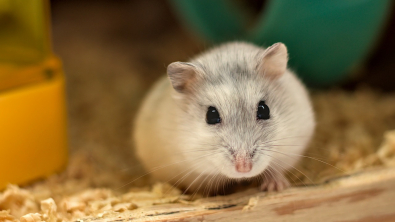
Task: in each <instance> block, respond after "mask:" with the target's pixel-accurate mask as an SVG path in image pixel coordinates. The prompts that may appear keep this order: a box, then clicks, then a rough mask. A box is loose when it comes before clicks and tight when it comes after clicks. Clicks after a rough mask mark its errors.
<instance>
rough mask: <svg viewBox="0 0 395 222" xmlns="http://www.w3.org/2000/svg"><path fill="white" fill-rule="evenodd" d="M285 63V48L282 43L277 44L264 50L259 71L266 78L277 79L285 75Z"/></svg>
mask: <svg viewBox="0 0 395 222" xmlns="http://www.w3.org/2000/svg"><path fill="white" fill-rule="evenodd" d="M287 63H288V50H287V47H286V46H285V45H284V44H283V43H281V42H279V43H275V44H273V45H272V46H270V47H269V48H267V49H266V50H265V52H264V55H263V59H262V61H261V64H260V67H259V69H260V72H261V73H263V74H264V75H265V76H266V77H268V78H270V79H277V78H279V77H281V76H282V75H283V74H284V73H285V71H286V69H287Z"/></svg>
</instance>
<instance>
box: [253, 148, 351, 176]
mask: <svg viewBox="0 0 395 222" xmlns="http://www.w3.org/2000/svg"><path fill="white" fill-rule="evenodd" d="M261 150H266V151H270V152H275V153H279V154H283V155H286V156H290V155H293V156H297V157H303V158H308V159H312V160H315V161H318V162H321V163H323V164H326V165H328V166H331V167H333V168H335V169H337V170H339V171H340V172H342V173H346V172H345V171H344V170H342V169H340V168H338V167H336V166H335V165H332V164H330V163H328V162H325V161H323V160H320V159H318V158H315V157H311V156H306V155H301V154H295V153H283V152H280V151H278V150H273V149H270V150H268V149H261Z"/></svg>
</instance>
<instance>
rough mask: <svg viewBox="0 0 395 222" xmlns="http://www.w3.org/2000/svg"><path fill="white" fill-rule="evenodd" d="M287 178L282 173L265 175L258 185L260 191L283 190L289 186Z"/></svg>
mask: <svg viewBox="0 0 395 222" xmlns="http://www.w3.org/2000/svg"><path fill="white" fill-rule="evenodd" d="M290 186H291V184H290V183H289V181H288V179H287V178H285V176H284V175H265V177H264V181H263V182H262V184H261V185H260V190H261V191H269V192H272V191H283V190H284V189H286V188H288V187H290Z"/></svg>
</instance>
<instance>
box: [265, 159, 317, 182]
mask: <svg viewBox="0 0 395 222" xmlns="http://www.w3.org/2000/svg"><path fill="white" fill-rule="evenodd" d="M266 155H267V154H266ZM270 157H272V158H273V159H274V160H275V161H280V162H281V163H282V164H286V165H287V166H290V167H292V168H293V169H294V170H296V171H298V172H299V173H301V174H302V175H303V176H304V177H306V178H307V179H308V180H309V181H310V182H311V183H312V184H315V183H314V182H313V180H311V179H310V178H309V177H308V176H307V175H306V174H304V173H303V172H302V171H300V170H299V169H297V168H296V167H294V166H292V165H291V164H288V163H286V162H284V161H281V160H279V159H277V158H275V157H273V156H270ZM273 163H274V164H276V165H277V166H279V167H281V168H282V169H283V170H284V171H287V172H290V173H291V174H292V175H293V176H294V177H296V178H298V179H299V181H300V182H301V183H302V184H303V185H304V186H307V185H306V184H305V183H304V182H303V181H302V180H301V179H300V178H299V177H297V176H296V175H295V174H294V173H293V172H292V171H289V170H287V169H286V168H285V167H283V166H282V165H281V164H279V163H277V162H273ZM284 178H285V176H284ZM291 179H292V178H291ZM292 181H293V182H294V183H295V184H296V181H295V180H294V179H292Z"/></svg>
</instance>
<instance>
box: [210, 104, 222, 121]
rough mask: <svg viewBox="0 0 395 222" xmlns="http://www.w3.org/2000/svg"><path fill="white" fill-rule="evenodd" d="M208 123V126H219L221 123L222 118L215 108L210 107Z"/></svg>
mask: <svg viewBox="0 0 395 222" xmlns="http://www.w3.org/2000/svg"><path fill="white" fill-rule="evenodd" d="M206 122H207V123H208V124H217V123H220V122H221V117H219V112H218V110H217V109H216V108H215V107H212V106H210V107H209V108H208V110H207V114H206Z"/></svg>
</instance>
